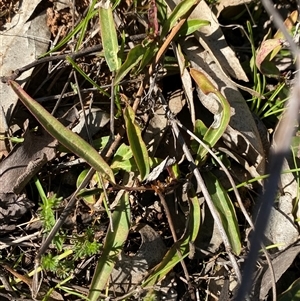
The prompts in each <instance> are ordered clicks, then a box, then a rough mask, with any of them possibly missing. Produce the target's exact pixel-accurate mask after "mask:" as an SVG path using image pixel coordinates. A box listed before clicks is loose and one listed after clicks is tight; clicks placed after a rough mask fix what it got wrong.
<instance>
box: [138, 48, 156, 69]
mask: <svg viewBox="0 0 300 301" xmlns="http://www.w3.org/2000/svg"><path fill="white" fill-rule="evenodd" d="M157 51H158V47H157V45H156V43H154V42H152V43H150V44H148V45H147V46H146V47H145V48H144V55H143V58H142V60H141V63H140V65H139V68H138V70H137V71H136V72H135V74H139V73H140V72H141V71H142V70H143V69H144V68H145V67H146V66H147V65H148V64H149V63H150V62H151V61H152V60H153V58H154V57H155V55H156V53H157Z"/></svg>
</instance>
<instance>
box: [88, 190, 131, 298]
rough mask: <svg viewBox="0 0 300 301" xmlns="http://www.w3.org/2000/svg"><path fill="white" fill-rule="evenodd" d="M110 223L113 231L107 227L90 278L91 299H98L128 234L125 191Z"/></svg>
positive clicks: (128, 213) (128, 216) (128, 214)
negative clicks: (102, 247) (100, 253)
mask: <svg viewBox="0 0 300 301" xmlns="http://www.w3.org/2000/svg"><path fill="white" fill-rule="evenodd" d="M112 223H113V229H114V232H111V231H110V229H108V232H107V235H106V239H105V244H104V249H103V253H102V255H101V257H100V259H99V261H98V264H97V268H96V271H95V274H94V277H93V280H92V284H91V288H90V292H89V296H88V297H89V298H90V300H91V301H96V300H98V298H99V295H100V293H101V292H102V290H104V289H105V287H106V285H107V281H108V280H109V276H110V274H111V272H112V270H113V268H114V266H115V263H116V261H117V259H118V255H119V253H120V252H121V251H122V247H123V244H124V242H125V240H126V239H127V236H128V232H129V228H130V205H129V197H128V193H127V192H124V194H123V196H122V197H121V199H120V201H119V204H118V206H117V207H116V209H115V211H114V212H113V214H112Z"/></svg>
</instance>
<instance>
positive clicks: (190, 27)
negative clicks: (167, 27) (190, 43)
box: [178, 19, 210, 37]
mask: <svg viewBox="0 0 300 301" xmlns="http://www.w3.org/2000/svg"><path fill="white" fill-rule="evenodd" d="M207 25H210V22H209V21H206V20H200V19H191V20H187V21H186V23H184V24H183V25H182V27H181V28H180V30H179V32H178V36H179V37H185V36H188V35H190V34H192V33H194V32H195V31H196V30H198V29H200V28H201V27H203V26H207Z"/></svg>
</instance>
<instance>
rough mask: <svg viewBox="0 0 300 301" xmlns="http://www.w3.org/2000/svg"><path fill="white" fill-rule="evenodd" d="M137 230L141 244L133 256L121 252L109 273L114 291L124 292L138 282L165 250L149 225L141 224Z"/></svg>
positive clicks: (161, 256)
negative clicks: (110, 273)
mask: <svg viewBox="0 0 300 301" xmlns="http://www.w3.org/2000/svg"><path fill="white" fill-rule="evenodd" d="M137 230H138V231H139V233H140V235H141V237H142V244H141V246H140V249H139V250H138V252H137V253H136V255H135V256H133V257H131V256H128V255H125V254H124V253H121V255H120V257H119V260H118V262H117V263H116V265H115V268H114V270H113V273H112V275H111V278H112V280H111V290H112V291H114V292H118V293H122V294H124V293H126V292H128V291H129V290H130V289H131V288H132V287H133V286H134V285H136V284H138V283H140V282H141V281H142V279H143V278H144V277H145V275H146V274H147V272H148V271H149V270H150V269H151V268H153V267H154V266H155V265H156V264H158V263H159V262H160V261H161V260H162V258H163V257H164V255H165V253H166V251H167V249H166V246H165V244H164V243H163V241H162V239H161V237H160V235H159V234H158V233H157V232H156V231H154V230H153V229H152V228H151V227H150V226H149V225H146V224H143V225H142V224H141V225H139V226H138V228H137Z"/></svg>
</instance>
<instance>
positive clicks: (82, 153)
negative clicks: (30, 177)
mask: <svg viewBox="0 0 300 301" xmlns="http://www.w3.org/2000/svg"><path fill="white" fill-rule="evenodd" d="M9 84H10V85H11V87H12V89H13V90H14V91H15V93H16V94H17V95H18V97H19V98H20V100H21V101H22V102H23V104H24V105H25V106H26V107H27V109H28V110H29V111H30V112H31V113H32V114H33V115H34V117H35V118H36V119H37V120H38V122H39V123H40V124H41V125H42V126H43V127H44V128H45V130H46V131H47V132H48V133H49V134H50V135H52V136H53V137H54V138H55V139H57V140H58V142H60V143H61V144H62V145H63V146H65V147H66V148H67V149H69V150H70V151H71V152H73V153H74V154H76V155H77V156H78V157H80V158H82V159H84V160H85V161H86V162H87V163H88V164H89V165H90V166H91V167H93V168H94V169H95V170H96V171H98V172H99V173H100V174H102V176H103V177H104V178H106V179H108V180H109V181H110V182H112V183H115V178H114V174H113V171H112V170H111V168H110V167H109V165H108V164H107V163H106V162H105V161H104V159H103V158H102V157H101V156H100V154H99V153H98V152H97V151H96V150H95V149H94V148H93V147H92V146H91V145H90V144H88V143H87V142H86V141H85V140H83V139H82V138H81V137H80V136H78V135H77V134H75V133H73V132H72V131H71V130H70V129H68V128H66V127H65V126H64V125H63V124H61V123H60V122H59V121H58V120H57V119H56V118H55V117H53V116H52V115H51V114H50V113H49V112H48V111H47V110H45V109H44V107H43V106H41V105H40V104H39V103H38V102H36V101H35V100H34V99H33V98H31V97H30V96H29V95H28V94H27V93H26V92H25V91H24V90H23V89H22V87H21V86H20V85H19V84H17V83H16V82H14V81H9Z"/></svg>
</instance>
